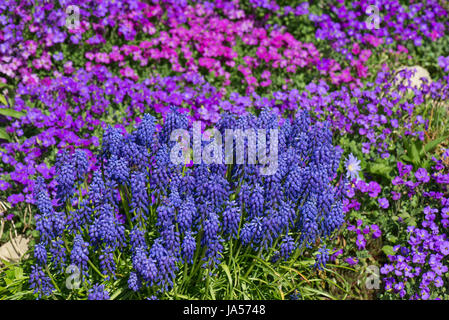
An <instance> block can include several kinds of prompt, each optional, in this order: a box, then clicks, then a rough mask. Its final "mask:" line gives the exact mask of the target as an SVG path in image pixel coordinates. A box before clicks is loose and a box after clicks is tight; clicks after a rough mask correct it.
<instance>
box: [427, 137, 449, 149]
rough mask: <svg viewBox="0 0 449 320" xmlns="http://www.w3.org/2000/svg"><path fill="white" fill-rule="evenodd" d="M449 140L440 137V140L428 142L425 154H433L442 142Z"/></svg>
mask: <svg viewBox="0 0 449 320" xmlns="http://www.w3.org/2000/svg"><path fill="white" fill-rule="evenodd" d="M447 139H449V136H445V137H440V138H438V139H435V140H433V141H430V142H428V143H427V144H426V145H425V146H424V149H423V150H424V152H432V151H433V150H434V149H435V148H436V147H437V146H438V145H439V144H440V143H441V142H443V141H446V140H447Z"/></svg>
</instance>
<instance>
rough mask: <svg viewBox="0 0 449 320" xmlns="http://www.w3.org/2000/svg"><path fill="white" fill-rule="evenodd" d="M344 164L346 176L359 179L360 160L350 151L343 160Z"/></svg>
mask: <svg viewBox="0 0 449 320" xmlns="http://www.w3.org/2000/svg"><path fill="white" fill-rule="evenodd" d="M345 166H346V170H347V171H346V177H347V178H351V179H357V180H358V179H359V172H360V170H361V168H360V160H358V159H357V158H356V157H355V156H354V155H353V154H352V153H351V154H350V155H349V157H348V159H347V160H346V162H345Z"/></svg>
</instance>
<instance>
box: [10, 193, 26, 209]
mask: <svg viewBox="0 0 449 320" xmlns="http://www.w3.org/2000/svg"><path fill="white" fill-rule="evenodd" d="M24 200H25V196H24V195H23V194H21V193H19V194H12V195H10V196H9V197H8V202H9V203H10V204H11V205H13V206H14V205H16V204H18V203H19V202H23V201H24Z"/></svg>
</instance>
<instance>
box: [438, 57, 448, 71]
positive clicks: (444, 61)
mask: <svg viewBox="0 0 449 320" xmlns="http://www.w3.org/2000/svg"><path fill="white" fill-rule="evenodd" d="M438 65H439V66H440V67H441V68H442V69H443V70H444V72H449V56H447V57H443V56H439V57H438Z"/></svg>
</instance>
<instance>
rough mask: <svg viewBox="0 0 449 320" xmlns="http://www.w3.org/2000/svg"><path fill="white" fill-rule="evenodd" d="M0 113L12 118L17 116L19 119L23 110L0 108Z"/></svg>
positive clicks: (22, 114)
mask: <svg viewBox="0 0 449 320" xmlns="http://www.w3.org/2000/svg"><path fill="white" fill-rule="evenodd" d="M0 97H1V95H0ZM0 114H1V115H3V116H7V117H13V118H17V119H19V118H21V117H23V116H24V115H25V114H24V113H23V112H19V111H16V110H12V109H0Z"/></svg>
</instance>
